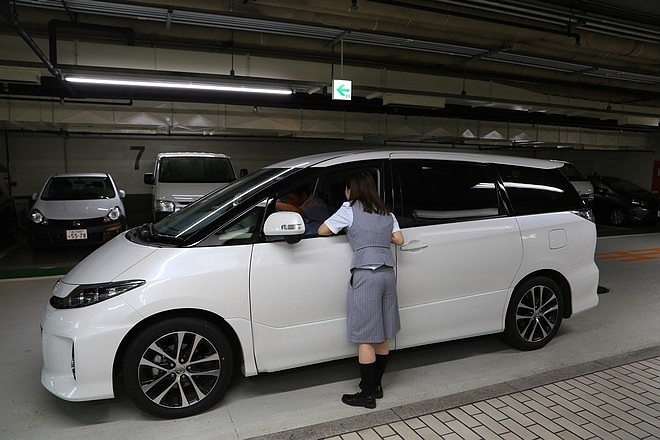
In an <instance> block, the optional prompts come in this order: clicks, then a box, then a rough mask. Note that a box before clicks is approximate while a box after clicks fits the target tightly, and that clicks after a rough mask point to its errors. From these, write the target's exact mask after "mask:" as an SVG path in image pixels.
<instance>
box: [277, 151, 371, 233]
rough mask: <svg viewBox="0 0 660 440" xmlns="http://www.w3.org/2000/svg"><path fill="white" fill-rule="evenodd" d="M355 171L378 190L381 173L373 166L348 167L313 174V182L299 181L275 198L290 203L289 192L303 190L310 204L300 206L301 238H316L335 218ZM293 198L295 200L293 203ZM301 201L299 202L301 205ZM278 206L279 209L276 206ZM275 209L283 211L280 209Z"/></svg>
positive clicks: (303, 179) (309, 179)
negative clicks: (368, 177)
mask: <svg viewBox="0 0 660 440" xmlns="http://www.w3.org/2000/svg"><path fill="white" fill-rule="evenodd" d="M358 171H366V172H369V173H370V174H371V175H372V177H373V178H374V181H375V182H376V185H377V187H378V188H379V191H380V189H381V188H382V176H381V172H380V170H379V169H378V168H377V167H375V166H373V164H370V163H368V164H364V166H358V167H356V166H355V165H354V164H351V165H349V166H345V165H343V166H339V167H333V168H330V169H328V170H324V171H323V172H322V173H315V176H314V177H313V178H309V177H306V178H302V179H296V180H295V181H293V182H292V183H293V186H290V187H284V188H282V190H281V191H280V192H279V193H278V194H276V195H275V197H276V199H277V201H278V202H284V203H285V204H288V203H290V198H291V196H292V192H296V191H300V189H301V188H304V191H305V193H306V194H308V195H309V197H310V200H309V202H305V203H304V204H303V205H301V208H302V212H301V215H302V217H303V219H304V221H305V234H304V237H313V236H317V231H318V228H319V226H321V224H323V222H324V221H325V220H326V219H327V218H328V217H330V216H331V215H332V214H334V213H335V212H336V211H337V209H339V207H340V206H341V205H342V203H344V202H345V201H346V194H345V192H344V190H345V188H346V181H347V179H348V178H349V177H350V176H351V174H354V173H356V172H358ZM295 198H296V197H295V194H294V199H295ZM300 201H301V200H298V202H300ZM277 206H280V205H279V204H278V205H277ZM278 209H284V210H288V209H285V208H283V207H282V206H281V207H280V208H278Z"/></svg>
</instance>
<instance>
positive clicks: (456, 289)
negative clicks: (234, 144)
mask: <svg viewBox="0 0 660 440" xmlns="http://www.w3.org/2000/svg"><path fill="white" fill-rule="evenodd" d="M560 166H561V164H560V163H558V162H551V161H546V160H538V159H528V158H515V157H506V156H494V155H478V154H458V153H444V152H428V151H365V152H343V153H341V152H336V153H328V154H324V155H315V156H308V157H303V158H298V159H293V160H289V161H286V162H281V163H279V164H275V165H272V166H269V167H266V168H264V169H262V170H261V171H258V172H256V173H254V174H252V175H250V176H247V177H244V178H241V179H239V180H236V181H235V182H233V183H231V184H229V185H228V186H227V187H225V188H222V189H220V190H218V191H215V192H213V193H211V194H209V195H207V196H205V197H203V198H201V199H199V200H198V201H196V202H195V203H193V204H191V205H190V206H188V207H187V208H186V209H183V210H181V211H178V212H175V213H173V214H172V215H170V216H168V217H167V218H165V219H164V220H162V221H160V222H158V223H155V224H150V225H144V226H142V227H139V228H135V229H132V230H130V231H127V232H126V233H124V234H122V235H121V236H119V237H117V238H115V239H113V240H112V241H110V242H109V243H107V244H105V245H104V246H103V247H101V248H100V249H98V250H96V251H95V252H94V253H92V254H91V255H90V256H88V257H87V258H86V259H85V260H83V261H82V262H81V263H80V264H78V265H77V266H76V267H75V268H74V269H72V270H71V271H70V272H69V273H67V274H66V276H64V278H62V279H60V280H59V281H58V282H57V283H56V284H55V286H54V287H53V292H52V297H51V298H50V302H49V304H48V305H47V306H46V310H45V312H44V315H43V318H42V328H43V332H42V341H43V342H42V344H43V356H44V366H43V370H42V373H41V382H42V384H43V385H44V386H45V387H46V388H47V389H48V390H49V391H50V392H52V393H53V394H55V395H56V396H58V397H60V398H62V399H65V400H73V401H80V400H93V399H105V398H110V397H113V396H114V392H115V385H117V383H118V382H123V384H124V385H125V386H126V389H127V393H128V395H129V396H130V397H131V399H132V400H133V401H134V402H135V403H136V405H138V406H139V407H140V408H142V409H143V410H145V411H147V412H149V413H151V414H154V415H156V416H159V417H183V416H189V415H192V414H196V413H198V412H200V411H204V410H206V409H208V408H210V407H211V406H213V405H215V404H216V403H217V402H218V401H219V400H220V398H221V397H222V395H223V393H224V391H225V389H226V387H227V386H228V384H229V382H230V378H231V376H232V374H233V371H234V370H235V369H239V368H235V364H236V367H239V366H240V370H241V371H242V372H243V374H245V375H246V376H252V375H256V374H258V373H261V372H271V371H278V370H283V369H287V368H293V367H298V366H302V365H308V364H314V363H319V362H325V361H330V360H333V359H339V358H344V357H350V356H355V347H354V345H353V344H350V343H348V342H347V341H346V287H347V285H348V282H349V277H350V273H349V267H350V262H351V258H352V256H353V252H352V251H351V248H350V245H349V244H348V241H347V240H346V237H345V236H342V235H338V236H330V237H325V236H323V237H321V236H317V235H308V234H306V233H305V232H306V231H305V222H304V219H303V218H302V217H301V216H300V214H298V213H297V212H284V211H277V210H276V205H277V203H276V202H277V201H278V200H279V199H280V198H282V197H284V196H286V195H287V194H288V193H289V192H290V191H291V190H292V189H295V188H299V187H301V186H303V185H304V186H305V187H307V188H313V195H314V196H315V197H318V198H320V199H322V200H323V201H324V202H325V203H326V205H327V207H328V211H329V213H333V212H334V211H335V210H336V209H337V208H338V207H339V206H340V205H341V203H342V202H343V201H344V200H345V199H344V187H345V179H346V177H347V176H349V175H351V174H353V173H355V172H357V171H361V172H365V171H366V172H369V173H371V174H372V175H373V176H374V177H375V181H376V182H377V184H378V188H379V192H380V196H381V197H382V198H383V199H384V200H385V201H386V203H387V205H388V206H390V207H391V208H392V212H393V213H394V214H395V215H396V217H397V219H398V222H399V225H400V226H401V229H402V232H403V235H404V237H405V244H404V245H403V246H400V247H394V246H392V252H393V253H394V255H395V257H396V261H397V290H398V301H399V308H400V315H401V331H400V332H399V333H398V334H397V336H396V338H395V339H394V340H393V341H391V345H392V347H393V349H402V348H407V347H413V346H418V345H422V344H431V343H435V342H440V341H448V340H453V339H458V338H465V337H472V336H478V335H484V334H489V333H504V335H505V336H506V339H507V340H508V341H509V343H510V344H511V345H512V346H514V347H517V348H520V349H523V350H531V349H537V348H540V347H543V346H544V345H545V344H547V343H548V342H550V341H551V340H552V338H553V337H554V335H555V334H556V333H557V330H558V329H559V326H560V325H561V322H562V320H563V319H566V318H569V317H571V316H574V315H576V314H578V313H580V312H583V311H585V310H588V309H590V308H592V307H595V306H596V305H597V303H598V296H597V294H596V290H597V287H598V267H597V266H596V264H595V262H594V251H595V247H596V227H595V225H594V223H593V222H591V221H589V220H588V214H587V212H586V207H585V205H584V203H583V202H582V200H581V199H580V196H579V195H578V193H577V192H576V191H575V188H574V187H573V186H572V185H571V184H570V182H569V181H568V180H567V179H566V178H565V177H564V176H563V175H562V174H561V173H560V172H559V169H558V168H559V167H560ZM291 280H295V283H293V282H292V281H291ZM565 336H566V337H570V331H568V333H567V334H566V335H565ZM319 341H323V343H322V344H320V343H319Z"/></svg>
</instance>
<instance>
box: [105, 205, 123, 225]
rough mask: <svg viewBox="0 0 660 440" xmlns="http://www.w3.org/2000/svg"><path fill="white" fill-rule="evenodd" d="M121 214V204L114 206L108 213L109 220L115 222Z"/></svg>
mask: <svg viewBox="0 0 660 440" xmlns="http://www.w3.org/2000/svg"><path fill="white" fill-rule="evenodd" d="M120 216H121V209H119V206H115V207H114V208H112V209H111V210H110V212H108V215H106V217H107V218H108V220H110V221H113V222H114V221H115V220H117V219H118V218H119V217H120Z"/></svg>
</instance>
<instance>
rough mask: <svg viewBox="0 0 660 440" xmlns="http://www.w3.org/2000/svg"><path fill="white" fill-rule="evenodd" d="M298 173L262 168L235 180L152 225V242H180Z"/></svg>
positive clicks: (284, 169) (285, 169)
mask: <svg viewBox="0 0 660 440" xmlns="http://www.w3.org/2000/svg"><path fill="white" fill-rule="evenodd" d="M298 170H300V168H264V169H262V170H260V171H258V172H256V173H254V174H251V175H248V176H245V177H243V178H241V179H239V180H236V181H234V182H233V183H231V184H229V185H228V186H226V187H224V188H221V189H219V190H216V191H214V192H212V193H210V194H207V195H206V196H204V197H202V198H200V199H198V200H197V201H195V202H194V203H191V204H190V205H188V206H187V207H185V208H184V209H181V210H179V211H176V212H175V213H173V214H171V215H169V216H167V217H165V218H164V219H162V220H161V221H159V222H158V223H155V224H154V225H153V235H154V237H153V239H154V240H158V236H161V237H167V238H169V239H176V241H183V240H185V239H186V238H188V237H190V236H191V235H193V234H195V233H196V232H198V231H200V230H202V229H203V228H205V227H206V226H208V225H209V224H211V223H212V222H213V221H215V220H216V219H217V218H219V217H220V216H221V215H223V214H225V213H227V212H228V211H229V210H230V209H232V208H233V207H235V206H237V205H239V204H240V203H241V202H243V201H244V200H247V199H250V198H251V197H252V196H255V195H256V194H257V193H258V192H259V191H261V190H262V189H264V188H266V187H269V186H271V185H272V184H274V183H276V182H278V181H280V180H281V179H283V178H285V177H286V176H288V175H290V174H293V173H295V172H296V171H298Z"/></svg>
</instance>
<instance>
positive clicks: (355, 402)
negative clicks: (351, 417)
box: [341, 392, 376, 409]
mask: <svg viewBox="0 0 660 440" xmlns="http://www.w3.org/2000/svg"><path fill="white" fill-rule="evenodd" d="M341 401H342V402H344V403H345V404H346V405H350V406H362V407H364V408H369V409H374V408H375V407H376V397H375V396H374V395H371V396H367V395H365V394H364V393H362V392H359V393H356V394H344V395H343V396H341Z"/></svg>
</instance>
